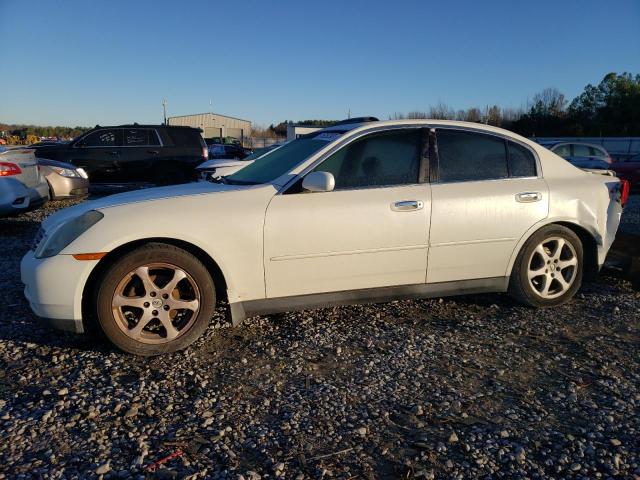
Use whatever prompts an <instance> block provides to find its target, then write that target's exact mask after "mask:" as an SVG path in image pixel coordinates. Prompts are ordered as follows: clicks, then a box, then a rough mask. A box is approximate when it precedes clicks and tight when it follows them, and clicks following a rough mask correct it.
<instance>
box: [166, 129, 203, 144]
mask: <svg viewBox="0 0 640 480" xmlns="http://www.w3.org/2000/svg"><path fill="white" fill-rule="evenodd" d="M166 131H167V135H169V138H171V141H172V142H173V144H174V145H175V146H176V147H196V148H201V147H202V136H201V135H200V132H198V131H197V130H194V129H192V128H167V130H166Z"/></svg>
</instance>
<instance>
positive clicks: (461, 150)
mask: <svg viewBox="0 0 640 480" xmlns="http://www.w3.org/2000/svg"><path fill="white" fill-rule="evenodd" d="M437 144H438V148H437V150H438V156H437V158H438V166H437V169H436V168H434V169H432V171H437V173H436V175H437V178H435V179H433V182H432V185H431V188H432V214H431V238H430V250H429V266H428V272H427V282H428V283H437V282H447V281H455V280H470V279H478V278H493V277H504V276H505V275H506V274H507V268H508V263H509V259H510V257H511V254H512V253H513V251H514V248H515V246H516V244H517V242H518V241H519V240H520V238H521V237H522V236H523V235H524V234H525V232H526V231H527V230H528V229H529V228H530V227H532V226H533V225H534V224H536V223H537V222H539V221H540V220H542V219H544V218H546V217H547V215H548V210H549V191H548V187H547V184H546V182H545V181H544V179H543V178H542V177H540V176H539V171H538V168H539V167H538V165H537V160H536V157H535V156H534V154H533V152H532V151H531V150H530V149H529V148H527V147H526V146H524V145H522V144H519V143H516V142H514V141H511V140H506V139H504V138H502V137H499V136H494V135H490V134H486V133H479V132H475V131H464V130H456V129H438V130H437Z"/></svg>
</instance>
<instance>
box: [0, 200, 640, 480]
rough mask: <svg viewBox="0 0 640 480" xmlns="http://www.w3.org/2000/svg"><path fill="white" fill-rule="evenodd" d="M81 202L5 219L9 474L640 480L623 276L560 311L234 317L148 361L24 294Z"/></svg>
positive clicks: (639, 433)
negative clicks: (54, 218) (44, 310)
mask: <svg viewBox="0 0 640 480" xmlns="http://www.w3.org/2000/svg"><path fill="white" fill-rule="evenodd" d="M64 205H65V204H61V203H58V202H52V203H50V204H49V205H47V206H46V207H45V208H43V209H40V210H38V211H36V212H32V213H29V214H25V215H22V216H20V217H17V218H14V219H4V220H0V232H1V239H2V247H3V248H2V249H1V250H0V271H1V272H3V273H4V274H3V275H2V276H1V278H0V300H1V302H0V472H3V473H1V474H0V478H33V477H36V478H84V477H97V476H101V475H102V476H104V477H105V478H140V479H143V478H233V479H241V478H243V479H247V480H248V479H257V478H260V477H262V478H274V477H281V478H345V479H346V478H400V477H403V478H411V477H415V478H461V479H462V478H477V477H498V478H549V477H554V478H564V477H575V478H599V477H602V478H607V477H613V476H620V477H625V478H636V479H638V478H640V415H639V409H640V356H639V355H638V347H639V345H640V294H639V293H638V292H635V291H634V290H633V289H632V288H631V285H630V284H629V283H628V282H626V281H624V280H621V279H619V278H617V277H616V276H614V275H613V274H611V273H607V272H603V273H602V274H601V276H600V278H599V279H598V281H596V282H594V283H589V284H586V285H585V286H584V288H583V289H582V291H581V293H579V294H578V296H577V298H576V299H575V300H574V301H573V302H571V303H570V304H569V305H565V306H562V307H558V308H554V309H546V310H533V309H530V308H525V307H522V306H519V305H516V304H515V303H513V302H512V301H510V300H509V299H508V297H506V296H505V295H476V296H466V297H456V298H447V299H434V300H413V301H398V302H392V303H387V304H383V305H378V306H374V305H366V306H357V307H340V308H328V309H322V310H316V311H307V312H301V313H288V314H282V315H272V316H265V317H258V318H253V319H250V320H249V321H247V322H246V324H245V325H244V326H243V327H241V328H231V327H229V326H228V325H227V324H226V323H225V322H224V320H223V314H224V310H222V309H221V311H220V312H219V313H218V317H217V319H216V320H217V321H216V322H214V324H213V325H212V327H211V328H210V329H209V330H208V332H207V334H206V335H205V337H204V338H203V339H201V340H199V341H198V342H197V343H196V344H195V345H193V346H192V347H190V348H189V349H188V350H186V351H184V352H181V353H177V354H173V355H167V356H163V357H159V358H152V359H143V358H137V357H133V356H129V355H126V354H122V353H120V352H118V351H114V350H113V349H111V348H109V346H108V345H106V344H105V343H104V342H103V341H101V340H99V339H93V338H89V337H86V336H76V335H71V334H64V333H60V332H57V331H53V330H50V329H49V328H47V327H45V326H41V325H40V324H39V323H38V322H37V320H36V319H35V318H34V316H33V315H32V314H31V312H30V310H29V308H28V306H27V304H26V302H25V300H24V299H23V296H22V286H21V285H20V280H19V273H18V265H19V261H20V257H21V256H22V254H23V253H24V252H25V251H26V250H27V249H28V245H29V243H30V241H31V239H32V237H33V236H34V234H35V232H36V230H37V228H38V225H39V222H40V221H41V220H42V219H43V218H44V217H46V216H47V215H49V214H50V213H52V212H53V211H54V210H56V209H58V208H61V207H62V206H64ZM624 217H625V218H624V228H625V229H630V230H633V229H634V228H638V226H639V225H640V198H639V197H638V196H635V197H634V198H633V199H632V203H631V208H629V209H627V212H626V213H625V216H624ZM154 462H159V463H160V464H156V463H154Z"/></svg>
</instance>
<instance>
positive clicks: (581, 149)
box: [573, 144, 590, 157]
mask: <svg viewBox="0 0 640 480" xmlns="http://www.w3.org/2000/svg"><path fill="white" fill-rule="evenodd" d="M573 156H574V157H588V156H590V152H589V147H587V146H586V145H577V144H576V145H574V146H573Z"/></svg>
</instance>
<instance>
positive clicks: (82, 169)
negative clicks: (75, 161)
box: [76, 168, 89, 178]
mask: <svg viewBox="0 0 640 480" xmlns="http://www.w3.org/2000/svg"><path fill="white" fill-rule="evenodd" d="M76 172H78V174H79V175H80V176H81V177H82V178H89V175H87V172H85V171H84V168H76Z"/></svg>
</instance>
